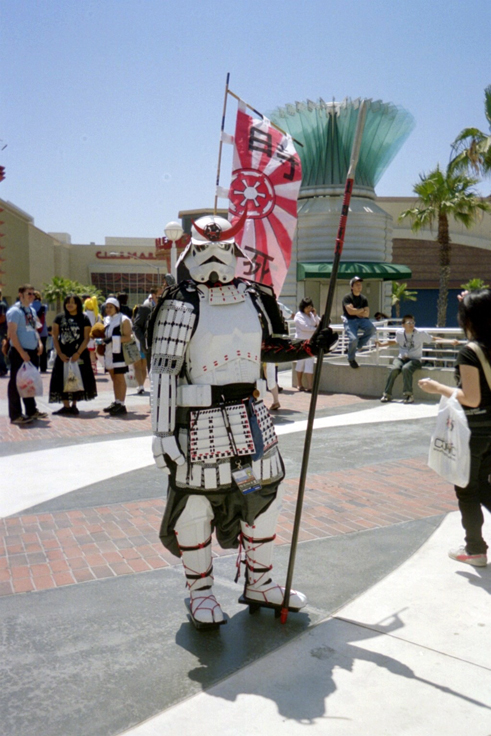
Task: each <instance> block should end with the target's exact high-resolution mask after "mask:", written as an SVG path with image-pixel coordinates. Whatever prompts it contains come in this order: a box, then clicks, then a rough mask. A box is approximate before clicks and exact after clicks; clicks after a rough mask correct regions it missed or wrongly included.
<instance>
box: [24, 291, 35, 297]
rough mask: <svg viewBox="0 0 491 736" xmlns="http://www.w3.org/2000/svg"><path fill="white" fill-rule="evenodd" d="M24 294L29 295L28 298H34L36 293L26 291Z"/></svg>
mask: <svg viewBox="0 0 491 736" xmlns="http://www.w3.org/2000/svg"><path fill="white" fill-rule="evenodd" d="M24 293H25V294H27V296H34V292H33V291H26V292H24Z"/></svg>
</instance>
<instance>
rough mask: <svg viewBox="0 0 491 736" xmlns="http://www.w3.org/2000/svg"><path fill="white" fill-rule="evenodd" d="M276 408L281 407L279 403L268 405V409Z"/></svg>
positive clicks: (273, 409)
mask: <svg viewBox="0 0 491 736" xmlns="http://www.w3.org/2000/svg"><path fill="white" fill-rule="evenodd" d="M277 409H281V407H280V405H279V404H271V406H270V407H269V411H276V410H277Z"/></svg>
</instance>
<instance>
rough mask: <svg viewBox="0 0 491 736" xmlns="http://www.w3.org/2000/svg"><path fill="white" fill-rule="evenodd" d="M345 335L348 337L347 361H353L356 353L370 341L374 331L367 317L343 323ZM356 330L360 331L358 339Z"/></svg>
mask: <svg viewBox="0 0 491 736" xmlns="http://www.w3.org/2000/svg"><path fill="white" fill-rule="evenodd" d="M345 329H346V335H347V336H348V340H349V344H348V360H354V359H355V355H356V351H357V350H361V349H362V348H363V347H364V346H365V345H366V344H367V342H369V341H370V338H372V337H373V336H374V335H375V333H376V331H377V330H376V329H375V327H374V325H373V322H371V321H370V320H369V319H368V317H354V318H353V319H347V320H346V322H345ZM358 330H361V331H362V334H361V335H360V337H358Z"/></svg>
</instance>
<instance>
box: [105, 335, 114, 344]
mask: <svg viewBox="0 0 491 736" xmlns="http://www.w3.org/2000/svg"><path fill="white" fill-rule="evenodd" d="M112 341H113V339H112V337H105V338H104V345H109V343H110V342H112Z"/></svg>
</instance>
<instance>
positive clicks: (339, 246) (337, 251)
mask: <svg viewBox="0 0 491 736" xmlns="http://www.w3.org/2000/svg"><path fill="white" fill-rule="evenodd" d="M366 112H367V108H366V101H365V100H363V101H362V103H361V105H360V109H359V112H358V120H357V124H356V131H355V138H354V141H353V148H352V151H351V160H350V166H349V169H348V174H347V177H346V185H345V189H344V199H343V207H342V210H341V218H340V221H339V229H338V235H337V238H336V245H335V248H334V261H333V264H332V271H331V280H330V282H329V290H328V294H327V300H326V309H325V311H324V315H323V317H322V324H321V329H323V328H325V327H328V326H329V322H330V318H331V309H332V303H333V300H334V289H335V286H336V279H337V275H338V269H339V262H340V260H341V253H342V252H343V245H344V237H345V233H346V223H347V220H348V214H349V205H350V200H351V194H352V191H353V185H354V181H355V171H356V165H357V163H358V157H359V155H360V147H361V139H362V137H363V129H364V127H365V118H366ZM323 358H324V351H323V350H320V351H319V354H318V356H317V364H316V366H315V371H314V380H313V385H312V395H311V399H310V408H309V418H308V421H307V429H306V432H305V445H304V449H303V458H302V469H301V471H300V480H299V485H298V496H297V506H296V509H295V521H294V524H293V533H292V543H291V548H290V559H289V561H288V571H287V576H286V583H285V597H284V599H283V606H282V609H281V616H280V620H281V623H282V624H284V623H286V620H287V618H288V604H289V602H290V592H291V586H292V578H293V568H294V565H295V555H296V552H297V545H298V534H299V531H300V521H301V518H302V506H303V498H304V494H305V481H306V478H307V468H308V464H309V454H310V445H311V442H312V433H313V429H314V419H315V407H316V404H317V395H318V393H319V383H320V377H321V372H322V361H323Z"/></svg>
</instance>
